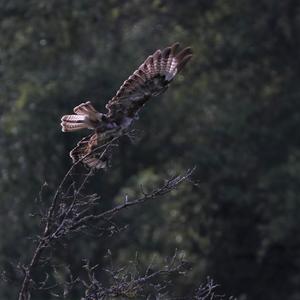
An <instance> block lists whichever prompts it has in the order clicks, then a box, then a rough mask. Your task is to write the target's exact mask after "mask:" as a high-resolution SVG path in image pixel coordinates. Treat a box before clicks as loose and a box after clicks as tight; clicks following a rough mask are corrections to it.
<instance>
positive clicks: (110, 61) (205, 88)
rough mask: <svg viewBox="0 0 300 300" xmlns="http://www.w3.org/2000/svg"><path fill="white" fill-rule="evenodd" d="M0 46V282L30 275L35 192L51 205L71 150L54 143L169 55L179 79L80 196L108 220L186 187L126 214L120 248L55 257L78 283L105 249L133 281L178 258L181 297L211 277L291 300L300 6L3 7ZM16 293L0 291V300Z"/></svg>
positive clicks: (37, 2) (99, 244) (226, 288)
mask: <svg viewBox="0 0 300 300" xmlns="http://www.w3.org/2000/svg"><path fill="white" fill-rule="evenodd" d="M0 36H1V39H0V78H1V84H0V174H1V182H0V201H1V203H0V234H1V235H0V237H1V240H0V265H1V269H5V270H6V272H7V273H8V274H10V275H11V276H15V275H14V271H13V267H12V266H13V265H15V264H17V262H19V261H25V262H26V261H27V259H28V255H30V251H31V247H32V240H30V239H29V238H28V237H30V236H32V235H33V234H35V233H38V220H36V219H35V218H32V217H30V212H32V210H34V207H35V205H36V203H35V199H36V197H37V196H38V193H39V190H40V186H41V185H42V184H43V183H44V182H45V181H46V182H47V183H48V189H49V193H51V192H52V191H53V190H55V188H56V186H57V184H58V183H59V181H60V179H61V178H62V176H63V174H64V173H65V172H66V171H67V169H68V168H69V166H70V164H71V161H70V159H69V157H68V152H69V150H70V149H72V147H73V146H74V145H75V143H76V142H77V140H78V139H79V138H80V137H81V136H82V134H81V133H79V134H63V133H62V132H61V131H60V125H59V123H60V117H61V116H62V115H63V114H66V113H69V112H71V110H72V108H73V107H74V106H76V105H78V104H79V103H81V102H82V101H86V100H90V101H92V102H93V103H94V105H95V106H96V107H97V109H98V110H100V111H104V105H105V103H106V102H107V101H108V100H109V99H110V98H111V97H112V96H113V95H114V93H115V91H116V90H117V89H118V88H119V86H120V85H121V83H122V82H123V81H124V80H125V79H126V78H127V77H128V76H129V75H130V74H131V73H132V71H134V70H135V69H136V68H137V67H138V66H139V64H141V63H142V62H143V60H144V59H145V58H146V57H147V56H148V55H150V54H152V53H153V52H154V51H155V50H156V49H157V48H163V47H165V46H168V45H170V44H172V43H173V42H175V41H178V42H180V43H181V45H182V46H191V47H192V48H193V51H194V57H193V59H192V61H191V63H189V64H188V65H187V67H186V68H185V69H184V71H183V72H182V73H181V74H180V76H178V77H177V78H176V80H175V81H174V83H173V84H172V86H171V88H170V89H169V90H168V91H167V92H166V93H165V94H164V95H163V96H160V97H158V98H153V99H152V101H151V102H149V103H148V105H147V106H146V108H145V109H144V110H143V112H142V113H141V114H140V120H139V121H138V122H136V123H135V128H137V129H138V130H140V133H139V138H140V139H139V142H138V143H137V144H131V143H130V142H129V141H128V140H124V141H123V142H122V143H121V145H120V147H119V149H118V151H117V153H115V154H114V159H113V163H112V168H111V169H110V170H109V171H108V172H107V173H101V172H100V173H99V174H97V175H96V176H94V178H93V180H92V182H91V186H90V190H91V191H93V192H97V193H99V194H100V195H101V196H102V199H101V201H103V203H105V205H106V206H107V207H110V206H112V205H114V204H115V203H117V202H118V201H121V199H122V196H123V195H124V194H125V193H127V194H128V195H129V196H130V197H131V196H132V197H133V196H134V195H137V194H138V193H139V186H140V185H141V184H143V185H144V186H145V187H146V188H147V187H151V186H155V184H156V183H157V182H160V181H161V180H162V179H163V178H166V177H167V176H168V175H170V174H175V173H178V172H181V171H183V170H185V169H187V168H189V167H192V166H196V167H197V170H196V172H195V174H194V179H195V180H196V181H197V185H185V186H184V187H182V188H181V189H179V190H177V191H176V192H173V193H172V195H171V196H168V197H166V198H164V199H160V200H159V201H157V202H151V203H147V204H145V205H143V206H141V207H137V208H135V209H132V210H128V211H126V212H125V213H123V214H122V220H120V219H119V222H120V224H128V225H129V227H128V228H127V229H126V230H124V231H122V233H120V234H118V235H117V236H116V238H114V237H112V238H107V239H104V240H103V239H101V240H97V239H95V238H90V237H85V236H83V237H80V238H77V239H75V240H73V241H71V242H70V246H69V247H68V248H66V249H64V250H60V251H57V252H56V253H54V254H53V256H54V258H55V260H56V261H57V262H60V261H61V262H67V263H68V264H71V265H72V270H73V271H74V272H75V273H76V272H80V268H81V266H82V259H83V258H88V259H90V260H91V261H92V262H94V263H99V264H101V263H102V262H103V260H104V258H103V257H104V255H105V253H106V252H107V249H110V251H111V253H112V256H113V259H114V261H115V262H116V263H119V264H122V263H126V262H127V261H128V260H130V259H131V258H133V257H134V256H135V253H136V252H139V256H140V260H141V263H142V264H145V265H147V264H148V263H149V261H150V260H151V257H153V255H156V257H157V260H160V259H161V258H162V257H165V256H169V255H172V254H173V253H174V251H175V249H179V250H180V251H183V252H184V253H185V255H186V258H187V260H189V261H190V262H191V264H192V270H191V272H190V273H189V274H188V275H187V276H186V277H184V278H182V279H181V280H179V282H178V284H177V285H176V289H177V292H178V294H179V295H184V294H186V293H187V292H188V291H191V290H192V289H193V287H194V286H195V285H197V284H199V283H200V282H202V281H203V280H205V278H206V276H210V277H212V278H213V279H214V280H215V281H216V282H217V283H218V284H220V285H221V289H222V291H223V292H224V293H226V294H227V295H234V296H236V297H237V299H239V300H246V299H274V300H277V299H291V300H293V299H300V198H299V193H300V134H299V128H300V100H299V97H300V83H299V80H300V2H299V1H296V0H285V1H280V0H261V1H247V0H240V1H234V0H222V1H221V0H219V1H217V0H200V1H199V0H185V1H162V0H150V1H142V0H133V1H116V0H107V1H96V0H90V1H84V0H77V1H59V0H53V1H48V0H28V1H24V0H1V1H0ZM17 289H18V285H17V284H15V283H13V282H8V283H5V284H3V285H2V286H1V289H0V298H1V299H8V300H9V299H16V291H17ZM34 299H38V298H34ZM40 299H52V298H51V297H50V296H49V298H45V296H44V297H43V298H40ZM74 299H76V297H74Z"/></svg>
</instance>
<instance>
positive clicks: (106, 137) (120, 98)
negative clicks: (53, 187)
mask: <svg viewBox="0 0 300 300" xmlns="http://www.w3.org/2000/svg"><path fill="white" fill-rule="evenodd" d="M178 48H179V44H178V43H175V44H174V45H172V46H171V47H167V48H165V49H163V50H157V51H156V52H155V53H154V54H152V55H150V56H149V57H148V58H147V59H146V60H145V62H144V63H143V64H142V65H141V66H140V67H139V68H138V69H137V70H136V71H135V72H134V73H133V74H132V75H131V76H130V77H129V78H128V79H127V80H125V81H124V83H123V84H122V86H121V87H120V89H119V90H118V92H117V94H116V95H115V96H114V97H113V98H112V99H111V100H110V101H109V102H108V103H107V104H106V108H107V110H108V111H107V112H106V113H100V112H98V111H97V110H96V109H95V108H94V107H93V105H92V104H91V102H90V101H88V102H85V103H81V104H80V105H78V106H76V107H75V108H74V110H73V111H74V113H75V114H72V115H65V116H63V117H62V118H61V121H62V122H61V126H62V131H63V132H69V131H77V130H80V129H83V128H88V129H91V130H93V133H92V134H91V135H89V136H86V137H84V138H83V139H82V140H81V141H79V142H78V144H77V146H76V147H75V148H74V149H73V150H72V151H71V152H70V156H71V158H72V160H73V163H76V162H78V161H81V162H82V163H83V164H85V165H86V166H88V167H89V168H96V169H100V168H105V167H106V166H107V163H108V160H109V156H108V154H106V153H104V152H99V151H97V149H99V148H101V146H102V145H105V144H106V143H108V142H110V141H111V140H113V139H114V138H115V137H118V136H121V135H123V134H124V133H126V132H127V131H128V128H129V126H130V125H131V124H132V122H133V121H134V120H135V119H136V118H137V114H138V112H139V110H140V109H141V108H142V107H143V106H144V105H145V103H146V102H147V101H148V100H149V99H150V97H151V96H158V95H160V94H161V93H163V92H164V91H165V90H166V89H167V88H168V86H169V83H170V82H171V81H172V80H173V79H174V77H175V75H176V74H177V73H178V72H180V71H181V69H182V68H183V67H184V65H185V64H186V63H187V62H188V60H189V59H190V58H191V57H192V50H191V48H184V49H183V50H181V51H180V52H178Z"/></svg>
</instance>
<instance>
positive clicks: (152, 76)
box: [106, 43, 192, 124]
mask: <svg viewBox="0 0 300 300" xmlns="http://www.w3.org/2000/svg"><path fill="white" fill-rule="evenodd" d="M178 47H179V44H178V43H176V44H174V45H173V46H171V47H167V48H165V49H164V50H157V51H156V52H155V53H154V54H153V55H150V56H149V57H148V58H147V59H146V60H145V62H144V63H143V64H142V65H141V66H140V67H139V68H138V69H137V70H136V71H135V72H134V73H133V74H132V75H131V76H130V77H129V78H128V79H127V80H126V81H124V83H123V84H122V86H121V87H120V89H119V90H118V92H117V94H116V95H115V96H114V97H113V98H112V99H111V100H110V101H109V102H108V103H107V105H106V108H107V109H108V114H107V115H108V117H109V118H111V119H113V120H115V121H116V123H117V124H118V123H120V122H121V120H122V119H123V118H124V117H127V118H133V117H134V116H135V114H136V113H137V112H138V110H139V109H140V108H141V107H142V106H143V105H144V104H145V102H147V100H148V99H149V98H150V97H151V96H157V95H159V94H161V93H163V92H164V91H165V90H166V89H167V88H168V85H169V83H170V82H171V81H172V80H173V79H174V77H175V76H176V74H177V73H178V72H180V71H181V69H182V68H183V67H184V65H185V64H186V63H187V62H188V61H189V59H190V58H191V57H192V50H191V48H184V49H183V50H181V51H180V52H179V53H177V50H178Z"/></svg>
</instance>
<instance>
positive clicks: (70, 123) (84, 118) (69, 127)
mask: <svg viewBox="0 0 300 300" xmlns="http://www.w3.org/2000/svg"><path fill="white" fill-rule="evenodd" d="M74 113H75V114H76V115H65V116H63V117H62V118H61V127H62V131H63V132H70V131H77V130H80V129H83V128H89V129H93V128H95V127H96V126H97V124H98V123H99V122H100V119H101V114H100V113H99V112H97V110H96V109H95V108H94V107H93V106H92V104H91V102H90V101H88V102H85V103H81V104H80V105H78V106H76V107H75V108H74Z"/></svg>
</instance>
